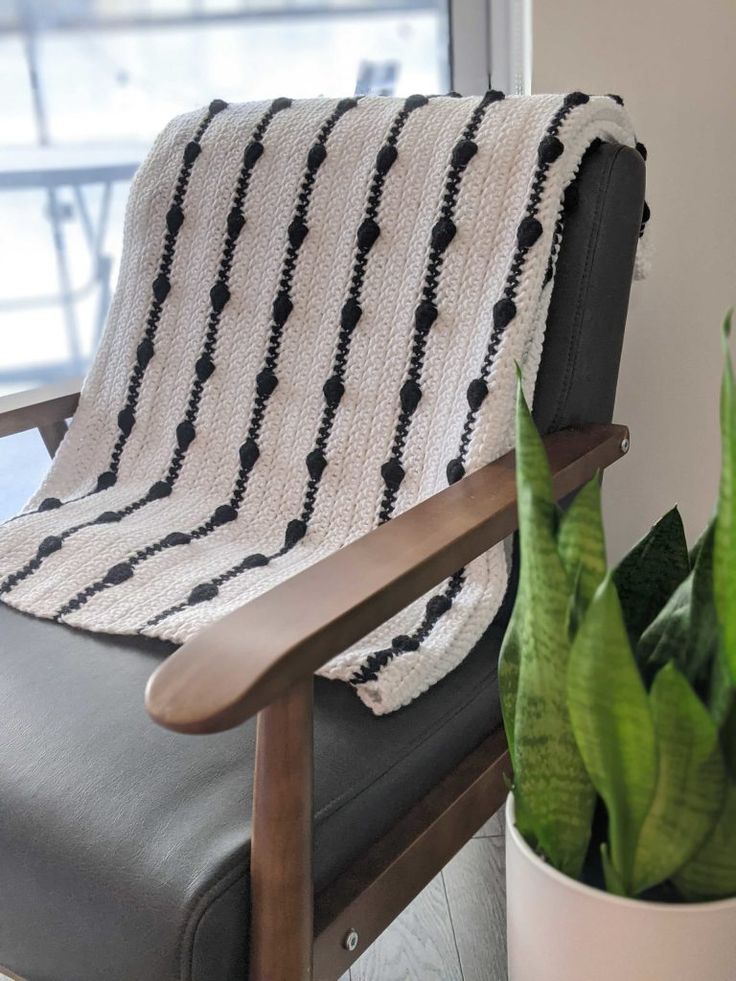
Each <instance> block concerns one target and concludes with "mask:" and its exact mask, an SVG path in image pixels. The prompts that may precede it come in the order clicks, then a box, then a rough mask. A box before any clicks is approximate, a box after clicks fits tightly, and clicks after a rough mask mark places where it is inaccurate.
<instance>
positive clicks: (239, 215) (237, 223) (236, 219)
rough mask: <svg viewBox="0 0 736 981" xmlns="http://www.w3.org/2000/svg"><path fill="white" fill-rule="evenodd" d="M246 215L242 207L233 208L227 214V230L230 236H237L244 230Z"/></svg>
mask: <svg viewBox="0 0 736 981" xmlns="http://www.w3.org/2000/svg"><path fill="white" fill-rule="evenodd" d="M244 224H245V215H244V214H243V212H242V211H241V210H240V208H233V209H232V211H231V212H230V214H229V215H228V216H227V231H228V234H229V236H230V238H237V237H238V235H240V233H241V231H242V230H243V225H244Z"/></svg>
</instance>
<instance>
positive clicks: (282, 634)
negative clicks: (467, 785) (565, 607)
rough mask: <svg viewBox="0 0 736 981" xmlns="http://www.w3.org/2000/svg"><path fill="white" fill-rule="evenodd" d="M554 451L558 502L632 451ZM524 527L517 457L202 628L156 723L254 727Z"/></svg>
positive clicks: (602, 444) (609, 433)
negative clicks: (276, 704) (255, 718)
mask: <svg viewBox="0 0 736 981" xmlns="http://www.w3.org/2000/svg"><path fill="white" fill-rule="evenodd" d="M544 442H545V446H546V449H547V453H548V455H549V460H550V464H551V467H552V475H553V483H554V490H555V495H556V496H557V498H558V499H559V498H561V497H564V496H565V495H566V494H569V493H570V492H571V491H573V490H575V488H577V487H579V486H581V484H583V483H585V482H586V481H587V480H589V479H590V478H591V477H592V476H593V475H594V474H595V473H596V472H597V471H599V470H602V469H603V468H604V467H607V466H608V465H609V464H611V463H613V462H614V461H615V460H617V459H618V458H619V457H621V456H622V455H623V454H624V453H625V452H626V451H627V450H628V445H629V444H628V430H627V429H626V428H625V427H624V426H613V425H610V426H604V425H590V426H585V427H583V428H581V429H576V430H563V431H561V432H558V433H554V434H552V435H550V436H547V437H546V438H545V440H544ZM516 526H517V517H516V475H515V464H514V454H513V453H507V454H506V455H505V456H503V457H501V458H500V459H499V460H496V461H495V462H494V463H490V464H488V465H487V466H485V467H482V468H481V469H480V470H476V471H475V473H472V474H470V475H469V476H467V477H465V478H464V479H463V480H461V481H459V482H458V483H456V484H453V485H452V486H450V487H448V488H447V489H446V490H443V491H441V492H440V493H438V494H435V495H434V496H433V497H431V498H429V499H428V500H426V501H423V502H422V503H421V504H418V505H416V507H414V508H411V509H410V510H409V511H405V512H404V513H403V514H400V515H399V516H398V517H396V518H394V519H393V520H392V521H389V522H387V523H386V524H384V525H381V526H380V527H379V528H376V529H375V530H374V531H371V532H369V534H367V535H364V536H363V537H362V538H359V539H357V540H356V541H354V542H352V543H351V544H350V545H346V546H345V547H344V548H342V549H340V550H339V551H337V552H335V553H334V554H332V555H330V556H328V557H327V558H325V559H322V560H321V561H320V562H317V563H315V564H314V565H312V566H310V567H309V568H307V569H304V570H303V571H302V572H300V573H298V574H297V575H295V576H293V577H292V578H290V579H288V580H286V581H285V582H283V583H281V584H280V585H278V586H276V587H274V588H273V589H271V590H269V591H268V592H266V593H263V594H262V595H261V596H258V597H257V598H256V599H254V600H252V601H251V602H250V603H247V604H246V605H245V606H242V607H240V608H239V609H238V610H235V611H234V612H233V613H230V614H228V615H227V616H225V617H223V618H222V619H221V620H219V621H218V622H216V623H214V624H212V625H211V626H209V627H207V628H206V629H204V630H203V631H202V632H201V633H200V634H198V635H197V636H196V637H195V638H194V639H193V640H191V641H189V642H187V643H186V644H184V645H183V646H182V647H181V648H179V650H178V651H176V652H175V653H174V654H172V655H171V657H169V658H168V659H167V660H166V661H164V662H163V664H162V665H161V666H160V667H159V668H158V670H157V671H155V672H154V674H153V675H152V676H151V678H150V680H149V682H148V687H147V689H146V708H147V709H148V712H149V714H150V715H151V717H152V718H153V719H154V720H155V721H156V722H158V723H159V724H160V725H162V726H165V727H166V728H169V729H174V730H176V731H178V732H193V733H204V732H218V731H221V730H223V729H229V728H232V727H233V726H236V725H238V724H239V723H241V722H244V721H245V720H246V719H247V718H249V717H250V716H251V715H254V714H255V713H256V712H258V711H260V709H262V708H264V707H265V706H266V705H268V704H269V703H270V702H272V701H273V700H274V699H276V698H277V697H279V696H280V695H282V694H283V693H284V692H286V691H287V690H288V689H289V688H290V687H291V686H292V685H294V684H295V683H296V682H297V681H299V680H300V679H303V678H304V677H306V676H308V675H310V674H312V673H313V672H314V671H315V670H316V669H317V668H319V667H320V666H321V665H323V664H325V663H326V662H327V661H329V660H330V659H331V658H333V657H334V656H335V655H336V654H339V653H341V652H342V651H344V650H346V648H348V647H350V645H351V644H354V643H355V642H356V641H358V640H360V639H361V638H362V637H365V635H366V634H368V633H370V631H371V630H374V629H375V628H376V627H378V626H379V625H380V624H382V623H384V622H385V621H386V620H388V619H389V617H391V616H393V615H394V614H395V613H398V612H399V611H400V610H402V609H403V608H404V607H405V606H407V605H408V604H409V603H411V602H412V601H413V600H415V599H418V598H419V597H420V596H422V595H423V594H424V593H426V592H427V591H428V590H430V589H431V588H432V587H433V586H436V585H438V584H439V583H441V582H442V581H443V580H444V579H446V578H447V577H448V576H451V575H452V574H453V573H454V572H456V571H457V570H458V569H460V568H462V566H464V565H466V564H467V563H468V562H470V561H471V559H474V558H477V556H479V555H481V554H482V553H483V552H485V551H486V550H487V549H489V548H490V547H491V546H492V545H495V544H496V543H497V542H500V541H502V540H503V539H504V538H506V536H507V535H509V534H510V533H511V532H512V531H514V530H515V528H516Z"/></svg>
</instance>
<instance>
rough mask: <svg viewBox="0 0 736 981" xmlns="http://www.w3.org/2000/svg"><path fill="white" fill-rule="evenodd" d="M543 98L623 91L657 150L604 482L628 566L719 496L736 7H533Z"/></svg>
mask: <svg viewBox="0 0 736 981" xmlns="http://www.w3.org/2000/svg"><path fill="white" fill-rule="evenodd" d="M533 17H534V32H533V33H534V54H533V90H534V91H536V92H544V91H548V92H563V91H570V90H573V89H582V90H583V91H586V92H591V93H607V92H616V93H619V94H620V95H622V96H623V97H624V99H625V102H626V106H627V108H628V110H629V111H630V113H631V115H632V118H633V120H634V123H635V125H636V128H637V134H638V136H639V139H640V140H642V141H643V142H644V143H645V144H646V146H647V148H648V150H649V159H648V162H647V200H648V201H649V203H650V205H651V208H652V232H653V234H654V245H655V259H654V269H653V272H652V274H651V276H650V278H649V279H648V280H646V281H644V282H643V283H635V284H634V286H633V289H632V298H631V305H630V308H629V319H628V325H627V331H626V341H625V344H624V353H623V361H622V364H621V375H620V380H619V389H618V399H617V404H616V414H615V418H616V421H618V422H624V423H626V424H628V425H629V426H630V427H631V430H632V449H631V451H630V453H629V455H628V457H627V458H625V459H624V460H622V461H620V462H619V463H617V464H616V465H615V466H614V467H613V468H612V469H611V470H610V471H609V473H608V476H607V478H606V481H605V500H606V512H607V526H608V541H609V553H610V557H611V558H612V559H614V560H615V559H616V558H618V557H619V556H620V555H621V554H622V552H624V551H625V550H626V549H627V548H628V547H629V546H630V545H631V544H632V543H633V542H634V541H635V540H636V539H637V538H638V537H639V536H640V535H641V534H642V533H643V532H644V531H645V530H646V529H647V528H648V527H649V526H650V525H651V524H652V523H653V522H654V521H655V520H656V519H657V518H658V517H659V515H660V514H662V513H663V512H664V511H665V510H666V509H668V508H669V507H670V506H671V505H672V504H674V503H678V504H679V505H680V509H681V511H682V514H683V517H684V519H685V525H686V528H687V531H688V537H689V538H691V539H694V538H695V537H696V536H697V535H698V534H699V533H700V530H701V528H702V526H703V525H704V523H705V522H706V520H707V519H708V516H709V515H710V513H711V511H712V508H713V505H714V501H715V493H716V487H717V478H718V467H719V447H718V430H717V425H718V423H717V413H718V387H719V382H720V377H719V376H720V366H721V354H720V333H719V328H720V323H721V321H722V317H723V313H724V311H725V309H726V308H727V307H728V306H730V305H732V304H733V303H734V302H736V0H534V15H533Z"/></svg>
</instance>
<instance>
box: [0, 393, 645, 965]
mask: <svg viewBox="0 0 736 981" xmlns="http://www.w3.org/2000/svg"><path fill="white" fill-rule="evenodd" d="M60 389H62V390H61V391H60ZM78 399H79V386H78V384H77V383H74V382H73V383H71V384H69V385H67V386H66V387H64V386H50V388H49V389H46V390H44V391H43V392H42V393H41V397H40V398H38V399H37V400H36V401H34V399H33V393H22V394H21V395H14V396H6V397H4V398H0V436H3V435H8V434H9V433H12V432H21V431H23V430H26V429H30V428H33V426H37V427H38V428H40V429H42V430H43V429H46V430H47V431H49V427H52V430H51V431H52V432H55V433H56V435H59V434H60V433H61V435H62V436H63V432H61V430H60V429H59V428H58V425H59V423H62V422H63V421H64V420H65V419H66V418H68V417H69V416H70V415H71V414H72V413H73V411H74V408H75V407H76V404H77V402H78ZM53 427H57V428H56V429H55V430H54V429H53ZM50 442H51V443H52V445H53V438H52V439H50ZM544 442H545V447H546V450H547V453H548V456H549V460H550V466H551V469H552V477H553V487H554V492H555V496H556V497H557V498H558V499H559V498H562V497H564V496H566V495H567V494H569V493H570V492H571V491H573V490H575V489H576V488H577V487H579V486H581V485H582V484H583V483H584V482H585V481H587V480H589V479H590V478H591V477H593V476H594V475H595V473H596V472H598V471H600V470H602V469H604V468H605V467H607V466H609V465H610V464H611V463H613V462H614V461H615V460H617V459H619V458H620V457H621V456H622V455H623V454H625V453H626V452H627V451H628V448H629V434H628V430H627V429H626V428H625V427H623V426H615V425H589V426H584V427H581V428H579V429H576V430H563V431H561V432H558V433H554V434H551V435H549V436H547V437H545V440H544ZM57 445H58V444H57ZM55 448H56V446H55V445H54V446H53V449H55ZM50 451H51V450H50ZM516 526H517V517H516V490H515V466H514V454H513V453H509V454H506V456H504V457H501V458H500V459H499V460H496V461H495V462H494V463H490V464H488V465H487V466H485V467H483V468H481V469H480V470H477V471H476V472H475V473H473V474H471V475H469V476H468V477H465V478H464V479H463V480H461V481H459V482H458V483H457V484H454V485H452V486H451V487H448V488H447V489H446V490H444V491H441V492H440V493H439V494H437V495H435V496H434V497H432V498H429V499H428V500H426V501H424V502H422V503H421V504H419V505H417V506H416V507H414V508H412V509H411V510H409V511H407V512H404V514H402V515H399V516H398V517H396V518H394V519H393V520H392V521H391V522H388V523H387V524H385V525H383V526H381V527H380V528H378V529H376V530H375V531H372V532H370V533H369V534H368V535H365V536H364V537H363V538H360V539H358V540H357V541H355V542H353V543H352V544H350V545H348V546H346V547H345V548H343V549H341V550H340V551H339V552H338V553H336V554H334V555H332V556H330V557H328V558H327V559H324V560H323V561H321V562H318V563H316V564H315V565H313V566H311V567H309V568H308V569H306V570H304V571H303V572H301V573H299V574H298V575H296V576H294V577H293V578H292V579H290V580H288V581H287V582H285V583H282V584H281V585H279V586H277V587H275V588H274V589H272V590H270V591H269V592H268V593H265V594H264V595H262V596H260V597H258V598H257V599H255V600H253V601H252V602H250V603H248V604H246V605H245V606H243V607H241V608H240V609H239V610H236V611H235V612H234V613H231V614H229V615H228V616H226V617H224V618H223V619H222V620H220V621H219V622H217V623H215V624H213V625H212V626H211V627H208V628H207V629H205V630H203V631H202V632H201V634H199V635H198V636H197V637H195V638H194V639H193V640H192V641H190V642H188V643H187V644H185V645H183V646H182V647H181V648H179V650H178V651H176V652H175V653H174V654H173V655H171V656H170V657H169V658H168V659H167V660H166V661H165V662H163V664H162V665H161V666H160V667H159V668H158V669H157V671H155V672H154V674H153V675H152V677H151V679H150V680H149V684H148V687H147V690H146V707H147V709H148V712H149V714H150V715H151V716H152V718H153V719H154V720H155V721H157V722H158V723H160V724H161V725H164V726H166V727H168V728H170V729H173V730H176V731H180V732H190V733H203V732H216V731H221V730H223V729H227V728H231V727H233V726H236V725H238V724H240V723H241V722H243V721H245V719H247V718H249V717H251V716H252V715H254V714H257V716H258V722H257V737H256V761H255V774H254V795H253V836H252V844H251V888H252V901H251V924H250V940H251V943H250V968H249V972H250V981H287V979H288V981H313V979H314V981H336V979H337V978H339V977H340V976H341V975H342V974H343V973H344V972H345V971H346V970H347V969H348V968H349V967H350V965H351V964H352V963H353V962H354V961H355V960H356V959H357V958H358V957H359V956H360V955H361V954H362V953H363V952H364V950H365V949H366V947H367V946H369V945H370V943H372V942H373V940H375V939H376V937H377V936H378V935H379V934H380V933H381V932H382V931H383V930H384V929H385V928H386V927H387V926H388V925H389V924H390V923H391V921H392V920H393V919H394V918H395V917H396V916H397V915H398V914H399V913H400V912H401V910H402V909H403V908H404V907H405V906H406V905H407V904H408V903H409V902H411V900H412V899H413V898H414V897H415V896H416V895H417V894H418V893H419V892H420V891H421V890H422V889H423V888H424V886H425V885H427V884H428V883H429V881H430V880H431V879H432V878H433V877H434V876H435V875H436V874H437V872H439V870H440V869H441V868H442V867H443V866H444V865H445V864H446V863H447V862H448V861H449V860H450V859H451V858H452V856H453V855H454V854H455V853H456V852H457V851H458V850H459V849H460V848H461V847H462V846H463V844H465V842H466V841H467V840H468V839H469V838H470V837H472V835H473V834H474V833H475V831H476V830H477V829H478V828H479V827H480V826H481V824H482V823H483V822H484V821H485V820H487V818H489V817H490V816H491V815H492V814H493V813H494V812H495V811H496V810H497V809H498V808H499V807H500V806H501V804H502V803H503V800H504V797H505V795H506V785H505V781H504V775H506V774H508V771H509V758H508V752H507V748H506V742H505V737H504V735H503V733H502V732H501V731H500V730H499V731H497V732H495V733H493V734H492V735H490V736H489V737H488V738H487V739H486V740H485V741H484V742H483V743H481V745H480V746H478V747H477V748H476V749H475V750H474V751H473V752H471V753H470V754H469V755H468V756H467V757H466V758H465V759H464V760H463V761H461V763H460V764H459V765H458V766H457V767H456V768H455V769H454V770H453V771H451V772H450V773H449V774H447V776H446V777H445V778H444V779H443V780H442V781H440V783H438V784H437V785H436V786H435V787H434V788H433V789H432V790H431V791H430V792H429V793H428V794H427V795H426V796H425V797H424V798H423V799H422V800H421V801H419V802H418V803H417V804H416V805H415V806H414V807H413V808H412V809H411V810H410V811H409V812H408V813H407V814H406V815H405V816H404V817H403V818H402V819H401V820H400V821H398V822H397V823H396V824H395V825H394V826H393V828H392V829H391V830H390V831H389V832H388V833H387V834H385V835H384V836H383V837H382V838H381V839H380V840H379V841H377V842H376V843H375V844H374V845H373V846H372V847H371V848H369V849H368V850H367V851H366V852H365V853H364V854H363V855H362V856H360V857H359V858H358V859H357V860H356V861H355V862H354V863H353V864H352V865H351V866H350V868H348V869H346V870H345V871H344V872H343V874H342V875H340V876H339V877H338V878H337V879H336V880H335V881H334V882H333V883H332V884H331V885H330V886H328V887H327V888H326V889H324V890H323V891H322V892H321V893H320V895H318V896H317V897H316V898H315V897H314V896H313V875H312V833H313V812H312V808H313V801H312V784H313V745H312V742H313V741H312V703H313V683H312V675H313V673H314V671H315V670H316V669H317V668H318V667H319V666H320V665H322V664H324V663H325V662H327V661H328V660H330V658H332V657H333V656H334V655H336V654H338V653H339V652H340V651H342V650H344V649H346V648H347V647H348V646H350V645H351V644H352V643H354V642H355V641H357V640H359V639H360V638H361V637H363V636H365V635H366V634H367V633H369V632H370V631H371V630H372V629H374V628H375V627H377V626H378V625H379V624H381V623H383V622H384V621H385V620H387V619H388V618H389V617H390V616H392V615H393V614H394V613H396V612H398V611H399V610H400V609H402V608H403V607H404V606H406V605H407V604H408V603H410V602H412V601H413V600H414V599H416V598H417V597H419V596H421V595H423V594H424V593H426V592H427V591H428V590H429V589H431V588H432V587H433V586H435V585H437V584H438V583H440V582H442V581H443V580H444V579H445V578H447V576H449V575H451V574H452V573H453V572H455V570H457V569H458V568H460V567H461V566H462V565H464V564H465V563H467V562H469V561H470V560H471V559H473V558H475V557H476V556H478V555H480V554H481V553H482V552H484V551H486V550H487V549H488V548H490V547H491V546H492V545H494V544H496V543H497V542H500V541H502V540H503V539H504V538H505V537H506V536H507V535H509V534H510V533H511V532H512V531H514V530H515V528H516ZM356 568H357V569H360V572H361V574H360V576H359V577H355V576H354V575H352V574H351V572H352V571H354V570H355V569H356ZM328 587H329V588H328ZM285 608H286V609H289V610H290V611H292V615H291V616H290V617H289V619H288V620H286V619H285V618H283V616H281V615H280V611H282V610H283V609H285ZM244 638H247V641H245V640H244ZM244 928H245V927H244Z"/></svg>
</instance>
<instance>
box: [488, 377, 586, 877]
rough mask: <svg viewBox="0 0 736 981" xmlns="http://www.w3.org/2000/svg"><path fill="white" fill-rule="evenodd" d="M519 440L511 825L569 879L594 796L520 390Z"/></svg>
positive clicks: (566, 591)
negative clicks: (570, 705) (571, 698)
mask: <svg viewBox="0 0 736 981" xmlns="http://www.w3.org/2000/svg"><path fill="white" fill-rule="evenodd" d="M517 440H518V449H517V486H518V507H519V540H520V552H521V562H520V570H519V589H518V593H517V598H516V604H515V607H514V613H513V616H512V623H511V627H510V629H509V631H507V637H506V639H505V640H504V644H503V648H502V657H501V664H500V666H499V674H500V682H501V693H502V694H501V700H502V706H503V712H504V722H505V725H506V731H507V736H508V739H509V745H510V746H511V747H512V762H513V765H514V790H515V793H516V805H517V809H516V811H517V825H518V827H519V830H520V831H521V833H522V834H523V835H524V837H525V838H526V839H527V840H528V841H529V842H530V843H532V844H533V845H534V847H537V848H538V849H539V850H541V851H542V852H543V854H544V855H545V856H546V857H547V859H548V860H549V861H550V862H551V863H552V864H553V865H554V866H555V867H556V868H558V869H560V870H561V871H563V872H565V873H566V874H568V875H571V876H577V875H578V874H579V872H580V869H581V868H582V864H583V860H584V857H585V853H586V851H587V847H588V841H589V836H590V825H591V820H592V814H593V808H594V805H595V792H594V790H593V787H592V786H591V783H590V780H589V779H588V776H587V774H586V772H585V768H584V766H583V761H582V759H581V757H580V753H579V751H578V748H577V745H576V743H575V739H574V737H573V734H572V727H571V724H570V718H569V713H568V709H567V703H566V692H565V677H566V669H567V659H568V656H569V650H570V645H569V640H568V636H567V616H568V604H569V599H570V589H571V587H570V583H569V581H568V577H567V573H566V572H565V569H564V567H563V565H562V562H561V560H560V557H559V555H558V553H557V537H556V527H557V507H556V505H555V503H554V501H553V498H552V483H551V477H550V474H549V465H548V462H547V456H546V453H545V451H544V447H543V445H542V442H541V440H540V438H539V435H538V433H537V431H536V428H535V427H534V423H533V421H532V419H531V414H530V413H529V409H528V407H527V405H526V402H525V400H524V397H523V394H522V393H521V387H520V386H519V397H518V400H517Z"/></svg>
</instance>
